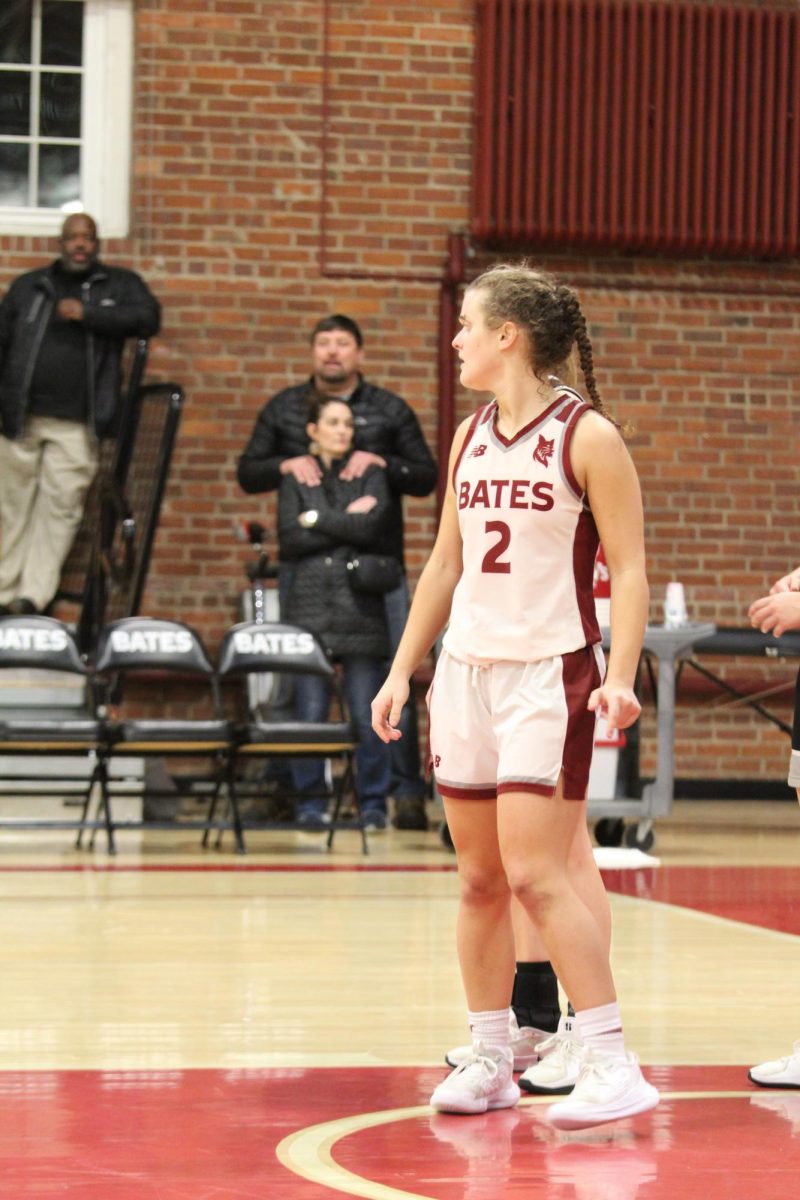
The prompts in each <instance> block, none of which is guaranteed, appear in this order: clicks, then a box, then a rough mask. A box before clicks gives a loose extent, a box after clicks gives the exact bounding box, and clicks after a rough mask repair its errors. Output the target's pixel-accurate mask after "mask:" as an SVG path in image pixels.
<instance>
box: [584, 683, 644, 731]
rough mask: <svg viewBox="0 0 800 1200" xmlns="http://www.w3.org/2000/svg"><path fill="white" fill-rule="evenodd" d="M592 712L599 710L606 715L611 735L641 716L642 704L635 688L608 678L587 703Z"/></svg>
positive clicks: (607, 726)
mask: <svg viewBox="0 0 800 1200" xmlns="http://www.w3.org/2000/svg"><path fill="white" fill-rule="evenodd" d="M586 707H587V708H588V709H589V711H590V712H599V713H600V715H601V716H603V717H605V722H606V730H607V732H608V734H609V736H610V737H613V735H614V734H615V733H616V731H617V730H618V729H627V728H628V726H629V725H632V724H633V723H634V721H636V720H637V719H638V717H639V714H640V713H641V711H642V706H641V704H640V703H639V701H638V699H637V698H636V693H635V692H634V690H633V688H631V687H627V686H626V685H624V684H619V683H613V682H610V681H608V680H606V682H605V683H603V684H601V686H600V687H599V688H595V689H594V691H593V692H592V694H591V696H590V697H589V702H588V704H587V705H586Z"/></svg>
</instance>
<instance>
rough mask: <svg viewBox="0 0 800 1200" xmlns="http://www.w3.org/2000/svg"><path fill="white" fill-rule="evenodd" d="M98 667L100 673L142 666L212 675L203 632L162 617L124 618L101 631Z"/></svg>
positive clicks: (96, 662)
mask: <svg viewBox="0 0 800 1200" xmlns="http://www.w3.org/2000/svg"><path fill="white" fill-rule="evenodd" d="M95 668H96V670H97V671H98V672H101V673H102V672H105V671H135V670H138V669H147V670H154V669H155V670H163V671H189V672H193V673H194V672H197V673H200V674H202V675H212V674H213V672H214V668H213V666H212V664H211V660H210V659H209V657H208V655H207V653H206V651H205V648H204V646H203V643H202V641H201V640H200V636H199V634H197V633H196V632H195V630H194V629H192V628H191V627H190V626H188V625H185V624H184V623H183V622H182V621H169V620H164V619H161V618H158V617H123V618H122V619H121V620H119V621H114V622H112V624H111V625H108V626H107V627H106V628H105V629H103V630H102V631H101V633H100V637H99V639H98V643H97V656H96V661H95Z"/></svg>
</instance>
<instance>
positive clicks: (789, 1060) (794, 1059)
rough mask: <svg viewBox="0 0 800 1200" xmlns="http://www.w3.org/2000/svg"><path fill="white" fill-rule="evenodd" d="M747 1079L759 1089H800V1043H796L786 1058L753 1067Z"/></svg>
mask: <svg viewBox="0 0 800 1200" xmlns="http://www.w3.org/2000/svg"><path fill="white" fill-rule="evenodd" d="M747 1077H748V1079H751V1080H752V1082H753V1083H757V1084H758V1085H759V1087H774V1088H800V1041H797V1042H795V1044H794V1047H793V1049H792V1053H791V1054H787V1055H786V1056H785V1058H776V1059H774V1060H773V1061H771V1062H765V1063H760V1064H759V1066H757V1067H751V1068H750V1070H749V1071H748V1072H747Z"/></svg>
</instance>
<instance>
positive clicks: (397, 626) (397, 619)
mask: <svg viewBox="0 0 800 1200" xmlns="http://www.w3.org/2000/svg"><path fill="white" fill-rule="evenodd" d="M363 345H364V340H363V337H362V334H361V330H360V329H359V327H358V325H357V324H356V322H355V321H354V320H353V319H352V318H351V317H347V316H344V315H343V314H341V313H335V314H333V316H330V317H325V318H323V319H322V320H321V321H318V322H317V324H316V325H315V327H314V330H313V332H312V334H311V363H312V375H311V378H310V379H308V380H306V381H305V382H303V383H299V384H295V385H293V386H292V387H288V388H285V389H284V390H283V391H281V392H278V393H277V395H275V396H273V397H272V399H271V400H269V401H268V402H267V404H265V406H264V407H263V408H262V410H261V412H260V413H259V415H258V418H257V420H256V424H255V428H254V430H253V433H252V435H251V437H250V441H249V442H248V444H247V447H246V449H245V452H244V454H243V455H242V456H241V458H240V459H239V469H238V479H239V485H240V486H241V488H242V489H243V490H244V491H245V492H251V493H258V492H271V491H274V490H275V489H276V488H277V487H279V485H280V481H281V478H282V476H283V475H286V474H292V475H293V476H294V477H295V479H297V481H298V482H299V483H301V484H305V485H307V486H315V485H316V484H318V483H319V480H320V478H321V472H320V468H319V463H318V461H317V459H316V458H315V457H314V455H313V453H312V447H310V446H309V441H308V435H307V433H306V424H307V421H308V411H309V406H310V403H311V400H312V399H313V397H314V395H315V394H317V393H322V394H324V395H334V396H338V397H340V398H341V399H344V400H346V401H347V402H348V404H349V405H350V408H351V410H352V413H353V425H354V445H355V450H354V452H353V453H352V455H351V456H350V459H349V460H348V463H347V467H346V469H345V473H344V474H343V478H344V477H346V478H350V479H352V478H356V477H357V476H359V475H361V474H363V472H364V471H366V469H367V467H369V466H370V465H371V464H376V465H377V466H379V467H381V468H382V469H383V470H385V471H386V478H387V481H388V484H389V490H390V495H391V501H392V508H393V514H392V521H391V527H390V533H389V535H388V537H387V539H386V550H387V551H388V552H389V553H391V554H394V555H395V556H396V557H397V559H398V560H399V561H400V562H401V563H402V562H403V561H404V559H403V503H402V497H403V496H404V495H408V496H427V495H429V494H430V493H431V492H432V491H433V489H434V487H435V486H436V478H437V466H436V462H435V460H434V458H433V456H432V454H431V452H430V450H429V449H428V446H427V443H426V442H425V438H424V436H423V433H422V430H421V428H420V425H419V421H418V420H417V417H416V415H415V413H414V411H413V409H411V408H410V407H409V405H408V404H407V403H406V402H405V400H403V399H401V397H400V396H397V395H395V394H394V392H389V391H387V390H386V389H385V388H380V387H377V386H376V385H375V384H372V383H368V382H367V380H365V379H364V377H363V375H362V374H361V365H362V362H363V357H364V351H363ZM288 570H291V568H290V567H289V566H288V564H284V565H283V566H282V572H281V574H282V578H281V591H282V593H285V587H286V582H285V581H286V578H287V574H288ZM385 601H386V618H387V622H388V625H389V639H390V643H391V649H392V653H394V650H395V648H396V646H397V643H398V642H399V640H400V636H401V634H402V632H403V629H404V627H405V622H406V617H407V616H408V605H409V599H408V585H407V583H406V580H405V578H404V579H403V582H402V583H401V584H400V586H399V587H398V588H396V589H395V590H394V591H391V592H388V593H387V594H386V597H385ZM400 729H401V731H402V733H403V737H402V738H401V739H400V740H399V741H398V742H394V743H393V744H392V793H393V795H394V800H395V824H396V825H397V826H398V827H399V828H401V829H426V828H427V819H426V816H425V784H424V781H423V779H422V777H421V774H420V756H419V740H418V736H417V721H416V710H415V708H414V705H413V702H411V701H410V702H409V703H408V704H407V705H406V708H405V710H404V712H403V717H402V719H401V722H400Z"/></svg>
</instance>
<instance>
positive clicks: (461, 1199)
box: [0, 801, 800, 1200]
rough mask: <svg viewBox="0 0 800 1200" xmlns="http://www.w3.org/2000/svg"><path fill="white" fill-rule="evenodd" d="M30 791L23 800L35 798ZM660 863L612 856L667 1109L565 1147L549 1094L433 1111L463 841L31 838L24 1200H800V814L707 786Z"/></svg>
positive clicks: (14, 1154) (16, 1053)
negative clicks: (106, 846) (109, 851)
mask: <svg viewBox="0 0 800 1200" xmlns="http://www.w3.org/2000/svg"><path fill="white" fill-rule="evenodd" d="M7 803H8V802H7V801H3V804H4V805H7ZM656 833H657V840H656V845H655V847H654V848H653V851H652V854H654V855H658V857H659V859H660V863H661V865H660V866H659V867H647V868H644V869H639V870H617V869H615V870H609V871H606V872H604V874H605V877H606V881H607V885H608V887H609V890H610V891H611V893H612V902H613V907H614V917H615V935H614V961H615V971H616V978H617V984H618V987H619V992H620V999H621V1002H622V1008H623V1015H624V1018H625V1026H626V1035H627V1040H628V1042H629V1044H630V1046H631V1047H632V1048H634V1049H635V1050H636V1051H637V1052H638V1053H639V1055H640V1057H641V1059H642V1062H643V1063H644V1064H645V1065H646V1067H647V1071H648V1074H649V1076H650V1078H651V1079H652V1080H653V1081H654V1082H655V1083H657V1085H658V1086H659V1088H660V1089H661V1090H662V1094H663V1097H664V1098H663V1101H662V1104H661V1105H660V1107H659V1108H658V1109H657V1110H656V1111H655V1112H654V1113H652V1114H648V1115H646V1116H644V1117H640V1118H637V1119H635V1120H631V1121H625V1122H621V1123H619V1124H617V1125H612V1126H605V1127H603V1128H601V1129H598V1130H595V1131H592V1132H588V1133H583V1134H572V1135H565V1134H556V1133H554V1132H552V1131H550V1130H549V1128H548V1127H547V1126H546V1125H545V1124H544V1122H543V1121H542V1111H543V1106H542V1105H541V1104H540V1103H539V1102H538V1101H537V1100H535V1099H534V1098H532V1097H528V1098H526V1099H525V1100H524V1101H523V1102H522V1104H521V1105H520V1106H519V1108H517V1109H513V1110H507V1111H505V1112H498V1113H491V1114H487V1115H486V1116H483V1117H472V1118H467V1117H452V1116H444V1115H442V1114H437V1115H434V1114H433V1113H432V1112H431V1110H430V1109H429V1108H428V1107H427V1098H428V1096H429V1094H430V1091H431V1090H432V1088H433V1087H434V1086H435V1084H436V1083H437V1082H438V1081H439V1080H440V1079H441V1078H442V1075H443V1070H444V1066H443V1061H442V1056H443V1054H444V1052H445V1050H447V1049H448V1048H449V1047H450V1046H453V1045H456V1044H458V1043H460V1042H463V1041H464V1040H465V1037H464V1032H465V1031H464V1006H463V1001H462V997H461V987H460V982H459V977H458V970H457V966H456V960H455V953H454V921H455V913H456V877H455V874H454V862H453V857H452V855H451V854H449V853H448V852H447V851H446V850H444V848H443V847H442V846H441V844H440V842H439V839H438V837H437V836H436V834H435V833H429V834H416V833H400V832H397V831H390V832H388V833H386V834H381V835H374V836H372V837H371V839H370V849H371V852H370V855H369V857H368V858H363V857H362V855H361V853H360V848H359V843H358V840H357V837H356V836H355V835H353V834H350V833H339V834H337V838H336V841H335V843H334V849H333V852H332V853H330V854H328V853H326V852H325V850H324V849H323V846H322V838H321V837H320V835H310V834H294V833H286V834H284V833H280V834H276V833H251V834H250V836H249V845H250V848H251V852H250V853H249V854H248V855H247V857H246V858H244V859H241V858H237V857H236V856H235V855H233V854H232V853H228V852H222V853H218V852H215V851H209V852H206V853H203V852H201V851H200V849H199V846H198V841H199V835H197V834H196V833H193V832H186V833H183V832H180V833H165V832H156V831H153V832H146V833H144V834H140V833H133V832H131V833H122V834H120V838H119V843H120V853H119V855H118V857H117V859H116V861H110V860H109V859H108V858H107V857H106V855H105V853H104V852H103V851H102V850H100V849H98V850H97V851H95V852H94V853H91V854H88V853H80V852H76V851H74V850H73V849H72V848H71V835H70V834H69V833H67V832H44V831H36V832H30V831H26V832H11V831H3V833H2V839H0V892H1V893H2V913H3V931H2V934H3V936H2V941H0V963H1V965H2V979H3V987H2V991H1V992H0V1106H1V1107H0V1112H2V1119H1V1120H0V1197H2V1200H22V1198H25V1200H27V1198H28V1197H43V1198H44V1197H47V1198H51V1197H52V1198H62V1197H69V1198H75V1200H133V1198H134V1197H135V1198H136V1200H256V1198H258V1200H325V1198H329V1200H335V1197H337V1196H342V1195H345V1196H360V1197H368V1198H371V1200H409V1198H428V1200H512V1198H513V1200H523V1198H525V1200H667V1198H668V1200H678V1198H680V1200H695V1198H699V1197H702V1200H728V1198H730V1200H734V1198H736V1200H739V1198H744V1200H752V1198H758V1197H765V1198H767V1197H768V1198H769V1200H788V1198H789V1197H792V1198H794V1197H796V1196H797V1195H798V1182H797V1181H798V1178H800V1091H796V1092H789V1091H766V1090H763V1089H758V1088H755V1087H753V1086H752V1085H751V1084H750V1083H749V1081H748V1079H747V1067H748V1066H749V1065H751V1064H753V1063H756V1062H759V1061H762V1060H763V1059H766V1058H773V1057H777V1056H779V1055H781V1054H784V1053H788V1052H789V1050H790V1049H791V1046H792V1042H793V1041H794V1040H795V1039H796V1038H799V1037H800V869H799V868H798V861H799V860H800V809H798V807H797V806H796V805H794V804H771V803H756V802H751V803H746V804H740V803H727V802H719V803H715V804H708V803H700V802H683V803H678V804H676V805H675V808H674V810H673V813H672V815H671V817H670V818H668V819H666V820H662V821H660V822H659V823H658V825H657V828H656Z"/></svg>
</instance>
